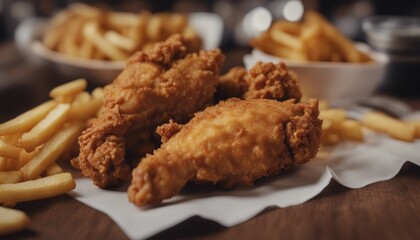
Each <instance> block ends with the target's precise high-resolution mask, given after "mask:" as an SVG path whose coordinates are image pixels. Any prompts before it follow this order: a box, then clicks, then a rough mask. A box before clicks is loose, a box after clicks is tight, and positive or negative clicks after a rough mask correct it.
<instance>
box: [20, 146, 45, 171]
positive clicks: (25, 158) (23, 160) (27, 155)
mask: <svg viewBox="0 0 420 240" xmlns="http://www.w3.org/2000/svg"><path fill="white" fill-rule="evenodd" d="M39 149H40V147H37V148H36V149H35V150H34V151H32V152H26V151H22V152H21V153H20V155H19V158H18V159H17V164H16V168H15V169H14V170H19V169H21V168H22V167H23V166H24V165H25V164H27V163H28V162H29V161H30V160H31V159H32V158H34V157H35V155H36V154H38V152H39Z"/></svg>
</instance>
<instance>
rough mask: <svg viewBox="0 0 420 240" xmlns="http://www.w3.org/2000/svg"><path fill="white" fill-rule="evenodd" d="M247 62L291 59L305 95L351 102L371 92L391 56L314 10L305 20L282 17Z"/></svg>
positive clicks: (258, 41) (260, 39)
mask: <svg viewBox="0 0 420 240" xmlns="http://www.w3.org/2000/svg"><path fill="white" fill-rule="evenodd" d="M251 45H252V46H254V50H253V51H252V53H251V54H249V55H246V56H244V63H245V66H246V67H247V68H249V67H251V66H253V65H254V64H255V63H256V62H258V61H263V62H278V61H282V62H285V63H286V65H287V66H288V67H289V68H290V69H291V70H293V71H295V72H296V73H297V75H298V76H299V79H300V83H301V88H302V91H303V93H304V95H305V96H308V97H317V98H323V99H327V100H330V101H333V102H336V103H343V104H344V103H349V102H353V101H355V100H357V99H361V98H365V97H368V96H369V95H370V94H372V93H373V92H374V91H375V90H376V88H377V87H378V86H379V84H380V81H381V80H382V78H383V76H384V74H385V69H386V64H387V63H388V57H387V56H386V55H385V54H382V53H380V52H376V51H373V50H372V49H371V48H370V47H369V46H367V45H366V44H363V43H353V42H352V41H351V40H349V39H347V38H346V37H345V36H344V35H343V34H342V33H340V32H339V31H338V30H337V29H336V28H335V27H334V26H333V25H331V24H330V23H328V22H327V20H326V19H325V18H323V17H322V16H321V15H319V14H318V13H316V12H308V13H306V14H305V16H304V20H303V21H302V22H286V21H277V22H274V23H273V24H272V26H271V27H270V28H269V29H268V30H267V31H265V32H263V33H262V34H261V35H260V36H258V37H257V38H255V39H252V41H251Z"/></svg>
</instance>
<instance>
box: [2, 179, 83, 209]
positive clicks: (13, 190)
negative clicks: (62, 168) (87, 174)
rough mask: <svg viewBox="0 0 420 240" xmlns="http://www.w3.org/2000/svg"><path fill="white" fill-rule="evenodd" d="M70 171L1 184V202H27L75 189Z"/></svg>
mask: <svg viewBox="0 0 420 240" xmlns="http://www.w3.org/2000/svg"><path fill="white" fill-rule="evenodd" d="M75 186H76V183H75V182H74V179H73V177H72V176H71V174H70V173H59V174H56V175H52V176H47V177H43V178H39V179H36V180H30V181H26V182H20V183H8V184H2V185H0V202H2V203H6V202H25V201H31V200H38V199H43V198H48V197H53V196H57V195H60V194H64V193H67V192H69V191H71V190H72V189H74V187H75Z"/></svg>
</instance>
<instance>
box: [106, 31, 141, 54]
mask: <svg viewBox="0 0 420 240" xmlns="http://www.w3.org/2000/svg"><path fill="white" fill-rule="evenodd" d="M105 39H106V40H107V41H108V42H110V43H112V44H114V45H115V46H117V47H119V48H121V49H124V50H126V51H132V50H133V49H134V48H135V47H136V45H135V43H134V42H133V41H132V40H131V39H130V38H128V37H124V36H122V35H121V34H119V33H117V32H115V31H107V32H106V33H105Z"/></svg>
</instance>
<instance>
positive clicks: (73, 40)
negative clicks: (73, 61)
mask: <svg viewBox="0 0 420 240" xmlns="http://www.w3.org/2000/svg"><path fill="white" fill-rule="evenodd" d="M86 21H87V19H86V18H84V17H78V16H74V17H73V19H72V21H71V24H70V25H69V26H68V27H67V30H66V34H65V35H66V36H65V38H64V39H63V40H62V41H60V43H59V46H58V49H59V50H60V52H63V53H65V54H67V55H69V56H73V57H78V56H79V52H80V51H79V48H80V46H81V31H82V29H83V26H84V24H85V22H86Z"/></svg>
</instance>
